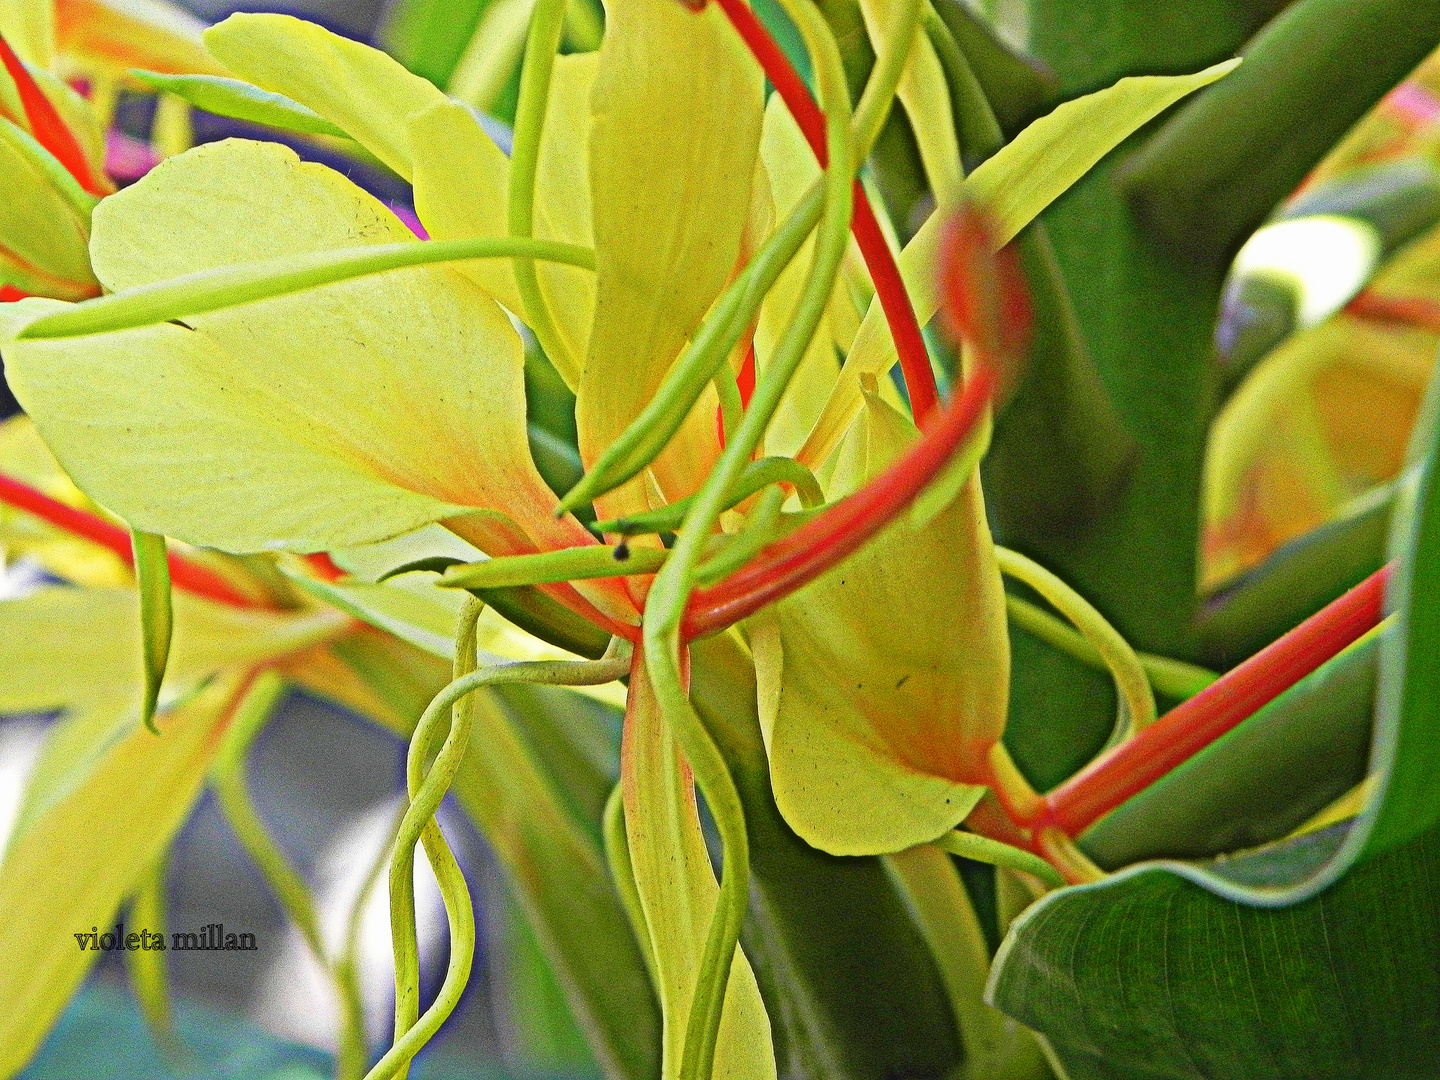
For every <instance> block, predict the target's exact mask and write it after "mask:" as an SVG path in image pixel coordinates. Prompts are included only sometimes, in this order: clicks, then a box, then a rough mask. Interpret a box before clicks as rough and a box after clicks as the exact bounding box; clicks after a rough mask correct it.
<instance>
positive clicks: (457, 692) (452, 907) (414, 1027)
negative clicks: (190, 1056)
mask: <svg viewBox="0 0 1440 1080" xmlns="http://www.w3.org/2000/svg"><path fill="white" fill-rule="evenodd" d="M483 608H484V604H483V603H482V602H481V601H479V600H475V599H473V598H472V599H470V600H468V601H467V603H466V605H465V608H464V610H463V611H462V612H461V615H460V624H459V629H458V632H457V634H456V642H455V666H454V670H455V676H456V677H455V679H454V681H453V682H451V683H450V684H449V685H448V686H447V687H445V689H444V690H442V691H440V693H439V694H437V695H436V696H435V698H434V700H432V701H431V702H430V704H429V705H428V706H426V708H425V711H424V713H422V714H421V717H420V721H419V723H418V724H417V725H416V727H415V733H414V735H412V736H411V739H410V752H409V754H408V755H407V758H406V789H407V792H408V795H409V800H410V804H409V806H408V807H407V808H406V811H405V816H404V817H403V818H402V819H401V822H400V827H399V829H398V830H397V834H396V839H395V856H394V859H393V860H392V862H391V864H390V929H391V935H392V938H393V942H394V951H395V1042H394V1045H392V1046H391V1047H390V1049H389V1050H388V1051H387V1052H386V1053H385V1056H384V1057H382V1058H381V1059H380V1061H379V1062H377V1063H376V1065H375V1067H374V1068H373V1069H371V1070H370V1072H369V1074H367V1080H383V1078H388V1077H392V1076H401V1077H403V1075H404V1073H405V1071H406V1069H407V1068H408V1067H409V1062H410V1059H411V1058H412V1057H414V1055H415V1054H416V1052H417V1051H419V1049H420V1048H421V1047H422V1046H424V1045H425V1043H426V1042H427V1041H428V1040H429V1039H430V1037H431V1036H432V1035H433V1034H434V1033H435V1032H436V1031H438V1030H439V1028H440V1025H441V1024H443V1023H444V1022H445V1019H446V1017H448V1016H449V1014H450V1012H451V1010H453V1009H454V1007H455V1004H456V1002H458V1001H459V999H460V995H461V993H463V991H464V989H465V983H466V981H467V980H468V979H469V976H470V966H471V964H472V962H473V961H474V952H475V920H474V913H473V911H472V910H471V906H470V894H469V890H468V888H467V887H466V885H465V878H464V876H463V875H462V874H461V873H460V869H459V866H458V865H457V864H456V863H455V858H454V856H453V854H451V852H450V849H449V847H448V845H447V844H446V842H445V837H444V835H443V834H442V833H441V831H440V827H439V826H438V825H437V824H436V823H435V820H434V818H435V812H436V811H437V810H438V809H439V807H440V803H441V801H442V800H443V799H444V798H445V795H446V793H447V792H448V791H449V790H450V784H451V782H452V781H453V780H454V777H455V773H456V771H457V770H458V769H459V767H460V763H461V760H462V759H463V758H464V756H465V753H466V751H467V750H468V748H469V744H470V728H471V722H472V710H471V709H470V707H469V703H468V702H467V701H466V699H467V698H468V697H469V695H470V694H472V693H474V692H475V691H476V690H479V689H481V688H482V687H486V686H494V685H497V684H499V683H507V682H512V683H513V682H529V683H545V684H550V685H563V686H596V685H599V684H601V683H606V682H612V681H614V680H615V679H618V678H620V677H621V676H622V675H624V674H625V673H626V672H627V671H628V670H629V659H628V657H626V656H624V655H623V651H624V646H623V644H621V645H618V646H617V645H616V644H615V643H614V642H612V651H611V653H610V654H607V655H606V656H605V657H604V658H602V659H600V660H595V661H579V662H569V663H567V662H520V663H512V664H500V665H496V666H493V667H485V668H479V669H477V668H476V666H475V665H476V662H477V661H476V648H475V638H476V621H477V620H478V619H479V617H480V612H481V611H482V610H483ZM617 650H618V651H617ZM447 723H448V730H447V731H446V734H445V741H444V743H443V744H442V745H441V747H440V751H439V753H437V754H436V755H435V760H434V761H433V762H432V763H430V765H429V768H428V770H427V768H426V761H427V759H428V758H429V754H430V748H431V746H432V745H433V743H434V742H435V740H436V739H437V738H438V737H439V735H440V732H441V729H442V726H445V725H447ZM417 843H419V844H421V845H422V846H423V847H424V849H425V855H426V858H427V859H429V860H430V865H431V867H432V868H433V869H434V871H435V876H436V880H437V881H438V882H439V884H440V894H441V896H442V897H443V898H444V900H445V910H446V913H447V916H448V918H449V922H450V934H451V937H450V966H449V969H448V970H447V971H446V974H445V981H444V983H443V984H442V985H441V988H440V993H439V994H438V995H437V996H436V998H435V1000H434V1001H433V1002H432V1003H431V1005H430V1008H429V1009H427V1010H426V1011H425V1015H424V1016H423V1017H418V1019H417V1016H418V1013H419V962H418V951H417V945H416V940H415V881H414V873H415V845H416V844H417Z"/></svg>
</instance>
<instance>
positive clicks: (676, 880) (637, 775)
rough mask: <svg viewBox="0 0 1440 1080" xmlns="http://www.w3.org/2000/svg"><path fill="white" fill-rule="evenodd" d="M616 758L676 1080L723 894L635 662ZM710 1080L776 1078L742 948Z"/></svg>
mask: <svg viewBox="0 0 1440 1080" xmlns="http://www.w3.org/2000/svg"><path fill="white" fill-rule="evenodd" d="M620 755H621V758H620V760H621V764H620V782H621V784H622V795H623V797H624V800H625V833H626V837H627V839H628V842H629V846H630V864H631V867H632V869H633V871H634V874H635V886H636V889H637V891H638V892H639V895H640V907H641V909H642V911H643V912H644V916H645V923H646V928H647V929H648V931H649V934H650V940H651V943H652V946H653V950H652V951H653V955H654V956H655V960H656V965H657V967H658V969H659V970H658V977H657V979H656V981H657V983H658V984H659V985H658V986H656V991H657V992H658V993H659V995H660V1008H661V1011H662V1013H663V1015H664V1025H665V1033H664V1039H663V1043H662V1055H663V1063H662V1067H661V1073H660V1075H661V1077H662V1080H675V1077H677V1076H678V1075H679V1073H680V1057H681V1053H682V1052H683V1050H684V1040H685V1028H686V1024H687V1023H688V1021H689V1019H690V1002H691V1000H692V998H693V997H694V994H695V982H696V977H697V974H698V971H699V967H700V958H701V954H702V953H703V952H704V951H705V939H706V937H707V935H708V934H709V930H710V919H711V916H712V914H713V913H714V911H715V904H716V902H717V900H718V898H719V895H720V888H719V886H718V885H717V884H716V882H715V872H714V871H713V870H712V869H711V867H710V856H709V855H708V854H707V853H706V850H705V838H704V836H703V835H702V834H701V832H700V818H699V815H698V814H697V812H696V809H695V786H694V782H693V781H692V779H691V776H690V769H689V767H688V766H687V765H686V764H685V762H684V759H683V758H682V756H681V754H680V750H679V748H678V747H677V746H676V744H675V739H674V736H673V735H671V733H670V730H669V728H668V727H667V726H666V724H665V721H664V719H663V718H662V717H661V715H660V706H659V703H658V702H657V701H656V700H655V697H654V691H653V690H652V689H651V687H650V681H649V678H648V677H647V676H646V674H645V669H644V665H643V664H642V663H640V662H639V661H638V657H637V663H636V665H635V669H634V671H633V672H632V673H631V681H630V704H629V707H628V709H627V710H626V714H625V737H624V742H623V745H622V747H621V751H620ZM713 1072H714V1075H715V1076H717V1077H718V1076H723V1077H727V1078H731V1080H773V1078H774V1076H775V1052H774V1050H773V1049H772V1045H771V1041H770V1018H769V1016H768V1015H766V1012H765V1006H764V1004H763V1003H762V1002H761V1000H760V991H759V988H758V986H757V985H756V982H755V973H754V971H753V970H752V969H751V967H750V962H749V961H748V960H747V959H746V958H745V954H744V952H743V951H742V950H741V949H740V947H739V946H736V948H735V959H734V962H733V964H732V965H731V968H730V982H729V984H728V986H727V988H726V991H725V1004H724V1007H723V1011H722V1013H721V1016H720V1033H719V1038H718V1040H717V1042H716V1046H715V1067H714V1070H713Z"/></svg>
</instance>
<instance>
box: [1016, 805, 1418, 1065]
mask: <svg viewBox="0 0 1440 1080" xmlns="http://www.w3.org/2000/svg"><path fill="white" fill-rule="evenodd" d="M1345 832H1346V828H1345V826H1344V825H1338V826H1335V827H1333V828H1332V829H1329V830H1326V831H1324V832H1321V833H1312V834H1310V835H1308V836H1306V837H1303V838H1301V839H1300V840H1298V841H1294V842H1291V843H1288V844H1284V845H1281V846H1279V847H1277V848H1274V849H1266V850H1263V851H1261V852H1257V853H1254V854H1251V855H1245V856H1240V857H1237V858H1235V859H1232V860H1230V862H1229V863H1228V864H1226V865H1227V873H1229V874H1230V875H1231V876H1232V877H1233V878H1235V879H1236V880H1244V879H1246V878H1253V877H1261V878H1265V877H1274V876H1275V875H1276V874H1277V871H1279V870H1280V869H1281V868H1282V867H1283V866H1284V865H1285V864H1287V863H1289V864H1292V865H1298V866H1299V867H1302V868H1303V867H1304V866H1305V865H1306V864H1313V863H1315V862H1316V861H1323V860H1324V859H1325V858H1327V857H1328V856H1329V855H1330V853H1331V852H1333V851H1334V849H1335V847H1336V845H1337V844H1338V843H1340V842H1341V840H1342V838H1343V837H1344V835H1345ZM1302 872H1303V870H1302ZM1437 875H1440V834H1437V833H1436V832H1433V831H1432V832H1429V833H1426V834H1424V835H1423V836H1420V837H1418V838H1416V839H1413V840H1411V841H1410V842H1409V843H1408V844H1406V845H1404V846H1402V847H1399V848H1396V849H1394V850H1392V851H1390V852H1387V853H1386V854H1384V855H1381V856H1379V857H1378V858H1376V859H1375V860H1374V861H1372V862H1370V863H1367V864H1365V865H1363V866H1360V867H1358V868H1357V869H1356V870H1354V871H1353V872H1351V873H1350V874H1348V875H1346V876H1345V877H1344V878H1342V879H1341V880H1340V881H1339V882H1337V883H1336V884H1335V885H1334V886H1333V887H1331V888H1330V889H1328V890H1327V891H1325V892H1323V893H1321V894H1320V895H1319V896H1316V897H1313V898H1312V899H1310V900H1308V901H1306V902H1305V903H1303V904H1299V905H1297V906H1294V907H1288V908H1284V909H1280V910H1276V909H1267V908H1256V907H1250V906H1247V905H1244V904H1240V903H1237V902H1235V901H1232V900H1228V899H1225V898H1222V897H1219V896H1215V895H1213V894H1212V893H1210V892H1208V891H1206V890H1205V889H1202V888H1200V887H1199V886H1197V885H1195V884H1194V883H1192V882H1190V881H1186V880H1185V879H1184V878H1183V877H1180V876H1178V875H1176V874H1174V873H1170V872H1169V871H1167V870H1165V869H1161V868H1158V867H1155V866H1154V865H1153V864H1142V865H1140V866H1136V867H1133V868H1131V869H1130V870H1126V871H1124V872H1122V873H1121V874H1118V875H1116V876H1114V877H1111V878H1108V879H1106V880H1105V881H1103V882H1101V883H1099V884H1097V885H1089V886H1082V887H1079V888H1072V889H1065V890H1062V891H1060V892H1055V893H1051V894H1050V895H1049V896H1048V897H1046V898H1044V899H1043V900H1041V901H1040V902H1039V903H1037V904H1035V905H1034V906H1033V907H1031V908H1030V909H1029V910H1028V911H1026V912H1025V913H1024V914H1023V915H1021V916H1020V918H1019V919H1017V920H1016V922H1015V924H1014V926H1013V927H1012V929H1011V932H1010V936H1009V937H1008V938H1007V939H1006V941H1005V943H1004V945H1002V947H1001V950H1000V953H999V954H998V956H997V957H996V962H995V967H994V970H993V974H992V976H991V982H990V987H989V996H990V999H991V1000H992V1001H993V1002H994V1004H995V1005H996V1006H997V1007H999V1008H1001V1009H1003V1010H1004V1011H1005V1012H1007V1013H1009V1014H1010V1015H1011V1016H1014V1017H1015V1018H1016V1019H1018V1020H1019V1021H1020V1022H1021V1023H1024V1024H1028V1025H1030V1026H1031V1027H1034V1028H1035V1029H1036V1030H1038V1031H1040V1032H1042V1033H1043V1034H1045V1035H1046V1037H1047V1038H1048V1039H1049V1040H1050V1043H1051V1045H1052V1046H1053V1047H1054V1048H1055V1050H1056V1051H1057V1053H1058V1054H1059V1056H1060V1058H1061V1060H1062V1061H1063V1062H1064V1063H1065V1066H1066V1068H1067V1071H1068V1072H1069V1074H1070V1077H1071V1080H1169V1078H1172V1077H1181V1076H1226V1077H1242V1076H1243V1077H1246V1078H1250V1080H1272V1078H1273V1080H1294V1078H1296V1077H1311V1078H1317V1080H1320V1078H1325V1080H1329V1078H1333V1080H1371V1078H1375V1080H1379V1078H1382V1077H1383V1078H1394V1080H1400V1078H1404V1077H1417V1076H1433V1075H1435V1074H1436V1072H1437V1071H1440V1017H1437V1013H1436V1011H1435V1009H1434V1002H1435V1000H1436V997H1437V996H1440V969H1437V968H1436V967H1435V965H1434V964H1433V963H1430V962H1429V958H1431V957H1434V956H1435V955H1436V952H1437V950H1440V891H1437V889H1436V888H1435V882H1436V880H1437Z"/></svg>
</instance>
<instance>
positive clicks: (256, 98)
mask: <svg viewBox="0 0 1440 1080" xmlns="http://www.w3.org/2000/svg"><path fill="white" fill-rule="evenodd" d="M130 74H131V75H133V76H135V78H137V79H139V80H140V81H141V82H143V83H145V84H147V85H148V86H152V87H154V88H155V89H156V90H161V91H168V92H169V93H171V94H174V95H175V96H176V97H180V98H183V99H184V100H186V101H188V102H189V103H190V104H191V105H194V106H195V107H196V108H197V109H204V110H205V111H206V112H208V113H214V114H215V115H216V116H228V117H230V119H232V120H247V121H249V122H250V123H252V124H265V125H266V126H268V127H273V128H279V129H280V130H281V131H296V132H300V133H302V134H306V135H335V136H338V137H340V138H342V139H348V138H349V136H348V135H346V134H345V132H343V131H341V130H340V129H339V128H338V127H336V126H335V125H334V124H332V123H330V121H329V120H326V119H325V118H324V117H323V116H321V115H320V114H319V113H317V112H316V111H315V110H314V109H311V108H307V107H306V106H304V105H301V104H300V103H299V102H298V101H291V100H290V99H289V98H287V97H286V96H285V95H284V94H272V93H270V92H269V91H267V90H261V89H260V88H259V87H256V86H251V85H250V84H249V83H247V82H241V81H240V80H239V79H226V78H223V77H221V76H219V75H164V74H162V73H160V72H158V71H137V70H132V71H131V72H130Z"/></svg>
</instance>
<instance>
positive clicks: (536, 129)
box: [507, 0, 581, 371]
mask: <svg viewBox="0 0 1440 1080" xmlns="http://www.w3.org/2000/svg"><path fill="white" fill-rule="evenodd" d="M564 25H565V0H536V4H535V9H534V12H533V13H532V14H531V16H530V32H529V34H528V35H527V36H526V39H525V62H524V65H523V66H522V67H521V69H520V97H519V101H518V102H517V104H516V106H515V141H514V144H513V146H512V148H511V151H510V186H509V192H508V195H509V202H508V205H507V218H508V224H509V229H510V236H511V237H512V238H515V239H529V238H530V237H531V236H533V235H534V229H535V176H536V173H537V171H538V170H539V164H540V141H541V138H542V136H543V134H544V130H545V112H546V108H547V107H548V105H549V103H550V76H551V73H552V72H553V71H554V68H555V53H556V51H557V50H558V49H559V48H560V33H561V30H562V29H563V27H564ZM512 266H513V269H514V272H515V286H516V288H517V289H519V291H520V300H521V303H523V304H524V306H525V322H526V324H527V325H529V327H530V329H531V330H533V331H534V332H535V338H536V340H537V341H539V342H540V347H541V348H542V349H544V350H545V354H546V355H547V356H549V357H550V358H551V362H552V363H554V364H555V365H556V366H557V367H559V368H560V370H562V371H579V370H580V367H581V364H580V361H579V360H578V359H576V358H575V357H573V356H571V355H570V349H569V347H568V346H567V345H566V344H565V342H564V341H563V340H562V339H561V337H560V334H559V332H558V331H557V330H556V328H555V319H554V316H552V315H551V313H550V305H548V304H547V303H546V302H545V296H544V294H543V293H542V292H541V291H540V279H539V278H538V277H537V276H536V275H535V264H534V263H533V262H532V261H531V260H530V259H525V258H520V259H516V260H515V261H514V263H513V264H512Z"/></svg>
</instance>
